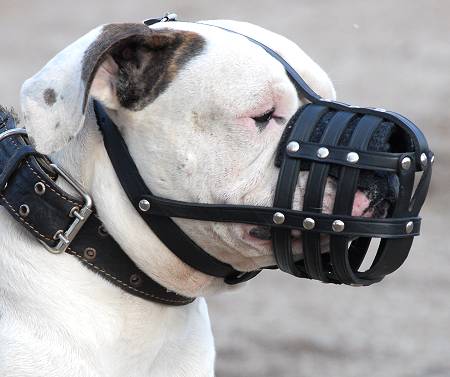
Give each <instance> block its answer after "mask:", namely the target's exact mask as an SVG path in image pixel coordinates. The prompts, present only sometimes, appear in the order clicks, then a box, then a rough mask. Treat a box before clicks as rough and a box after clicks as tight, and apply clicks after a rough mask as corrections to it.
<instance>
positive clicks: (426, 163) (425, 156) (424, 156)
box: [420, 153, 428, 168]
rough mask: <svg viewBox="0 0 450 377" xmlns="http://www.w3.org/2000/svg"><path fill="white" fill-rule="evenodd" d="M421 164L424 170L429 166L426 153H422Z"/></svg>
mask: <svg viewBox="0 0 450 377" xmlns="http://www.w3.org/2000/svg"><path fill="white" fill-rule="evenodd" d="M420 163H421V164H422V167H423V168H425V167H426V166H427V165H428V157H427V155H426V154H425V153H422V154H421V155H420Z"/></svg>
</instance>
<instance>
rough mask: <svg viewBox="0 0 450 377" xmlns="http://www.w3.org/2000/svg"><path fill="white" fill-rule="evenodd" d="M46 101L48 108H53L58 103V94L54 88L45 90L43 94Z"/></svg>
mask: <svg viewBox="0 0 450 377" xmlns="http://www.w3.org/2000/svg"><path fill="white" fill-rule="evenodd" d="M43 96H44V101H45V103H46V104H47V106H50V107H51V106H53V105H54V104H55V102H56V92H55V90H54V89H53V88H47V89H45V90H44V93H43Z"/></svg>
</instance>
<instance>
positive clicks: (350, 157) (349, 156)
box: [346, 152, 359, 164]
mask: <svg viewBox="0 0 450 377" xmlns="http://www.w3.org/2000/svg"><path fill="white" fill-rule="evenodd" d="M346 160H347V161H348V162H350V163H352V164H354V163H356V162H358V161H359V154H358V153H356V152H349V153H348V154H347V158H346Z"/></svg>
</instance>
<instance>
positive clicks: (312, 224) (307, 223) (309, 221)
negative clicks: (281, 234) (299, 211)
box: [303, 217, 316, 230]
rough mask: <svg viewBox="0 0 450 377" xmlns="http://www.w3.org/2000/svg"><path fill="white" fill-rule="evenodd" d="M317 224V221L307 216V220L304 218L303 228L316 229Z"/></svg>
mask: <svg viewBox="0 0 450 377" xmlns="http://www.w3.org/2000/svg"><path fill="white" fill-rule="evenodd" d="M315 226H316V222H315V221H314V219H312V218H311V217H307V218H306V219H305V220H303V228H305V229H306V230H311V229H314V227H315Z"/></svg>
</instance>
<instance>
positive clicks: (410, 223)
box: [405, 221, 414, 234]
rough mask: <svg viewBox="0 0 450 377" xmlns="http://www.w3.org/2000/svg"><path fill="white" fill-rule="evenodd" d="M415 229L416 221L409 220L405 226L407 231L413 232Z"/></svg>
mask: <svg viewBox="0 0 450 377" xmlns="http://www.w3.org/2000/svg"><path fill="white" fill-rule="evenodd" d="M413 229H414V223H413V222H412V221H408V222H407V223H406V226H405V231H406V233H408V234H409V233H411V232H412V231H413Z"/></svg>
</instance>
